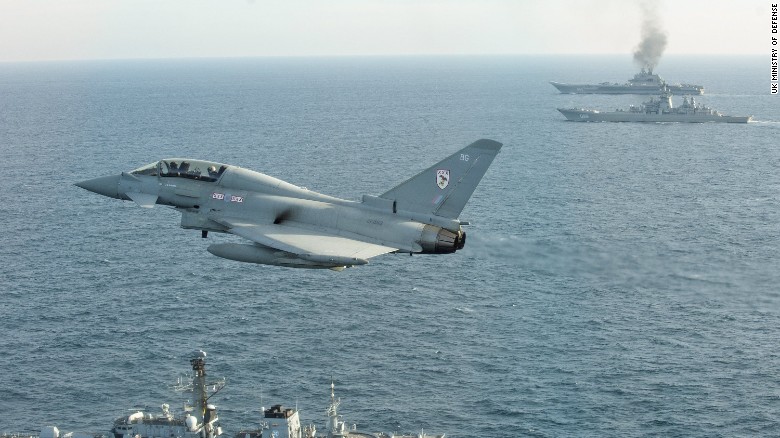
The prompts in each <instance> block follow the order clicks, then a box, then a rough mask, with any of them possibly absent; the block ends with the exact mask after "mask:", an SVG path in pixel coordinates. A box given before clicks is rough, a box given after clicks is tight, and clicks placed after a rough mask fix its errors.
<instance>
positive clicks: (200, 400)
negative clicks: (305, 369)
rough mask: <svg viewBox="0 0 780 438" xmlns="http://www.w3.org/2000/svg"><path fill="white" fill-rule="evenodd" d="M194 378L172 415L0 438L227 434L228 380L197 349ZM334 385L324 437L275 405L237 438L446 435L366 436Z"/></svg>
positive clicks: (214, 437) (378, 437) (398, 437)
mask: <svg viewBox="0 0 780 438" xmlns="http://www.w3.org/2000/svg"><path fill="white" fill-rule="evenodd" d="M190 365H191V367H192V376H191V378H190V379H189V381H188V380H187V379H183V378H180V379H179V381H178V382H177V384H176V385H175V386H174V387H173V388H174V390H176V391H179V392H189V393H191V394H192V399H193V403H192V404H189V403H185V405H184V409H183V412H180V413H174V412H172V411H171V409H170V406H169V405H168V404H162V405H161V411H160V412H159V413H151V412H146V411H143V410H137V411H135V412H133V413H131V414H130V415H126V416H122V417H119V418H117V419H116V420H115V421H114V425H113V427H111V429H110V431H109V433H108V434H103V433H81V432H69V433H60V431H59V429H58V428H57V427H56V426H46V427H44V428H42V429H41V430H40V431H29V432H21V433H3V432H0V438H218V437H224V436H225V433H224V431H223V428H222V426H221V424H220V419H219V417H218V416H217V408H216V406H215V405H214V404H212V403H210V402H209V401H210V399H211V397H212V396H214V395H216V394H217V393H218V392H219V391H221V390H222V389H223V388H224V387H225V379H220V380H215V381H207V380H206V353H205V352H203V351H201V350H198V351H195V352H194V353H193V354H192V355H191V356H190ZM334 388H335V385H334V384H333V382H331V384H330V405H329V406H328V408H327V423H326V426H325V431H324V433H318V432H317V429H316V427H315V426H314V425H313V424H310V425H307V426H303V427H302V426H301V421H300V417H299V412H298V410H297V409H292V408H285V407H284V406H282V405H273V406H271V407H270V408H268V409H265V408H263V409H262V411H263V417H262V418H261V419H260V421H259V424H258V425H257V426H256V427H253V428H250V429H245V430H241V431H239V432H238V433H236V434H235V437H234V438H445V435H444V434H434V435H431V434H428V433H425V432H424V431H420V432H419V433H409V434H397V433H386V432H363V431H359V430H358V429H357V426H356V425H354V424H353V425H347V423H346V422H345V421H344V420H343V419H342V417H341V416H340V415H339V413H338V407H339V405H340V403H341V400H340V399H336V397H335V393H334Z"/></svg>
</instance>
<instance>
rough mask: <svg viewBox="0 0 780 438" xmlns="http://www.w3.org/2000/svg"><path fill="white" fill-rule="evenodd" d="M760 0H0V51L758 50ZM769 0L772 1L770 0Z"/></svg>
mask: <svg viewBox="0 0 780 438" xmlns="http://www.w3.org/2000/svg"><path fill="white" fill-rule="evenodd" d="M771 3H772V1H768V0H709V1H707V0H0V62H16V61H44V60H81V59H134V58H193V57H195V58H200V57H206V58H210V57H258V56H355V55H428V54H468V55H471V54H474V55H483V54H487V55H494V54H508V55H511V54H625V53H633V52H634V51H635V50H636V48H637V46H638V45H639V43H640V40H641V34H642V23H643V17H646V16H647V14H648V13H650V14H654V15H655V16H656V17H657V21H656V26H657V27H658V29H660V30H661V31H662V32H663V34H664V35H665V36H666V42H667V44H666V47H665V50H664V54H707V55H712V54H727V55H732V54H746V55H748V54H750V55H753V54H765V53H769V51H770V50H771V34H770V32H771ZM775 3H777V2H775Z"/></svg>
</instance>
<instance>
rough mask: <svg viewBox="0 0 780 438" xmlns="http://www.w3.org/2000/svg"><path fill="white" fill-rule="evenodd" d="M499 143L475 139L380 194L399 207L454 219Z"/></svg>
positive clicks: (483, 173) (399, 208)
mask: <svg viewBox="0 0 780 438" xmlns="http://www.w3.org/2000/svg"><path fill="white" fill-rule="evenodd" d="M501 146H502V145H501V143H499V142H497V141H493V140H487V139H482V140H477V141H475V142H474V143H472V144H470V145H468V146H466V147H465V148H463V149H461V150H459V151H458V152H455V153H454V154H452V155H450V156H449V157H447V158H445V159H444V160H442V161H440V162H438V163H436V164H434V165H433V166H431V167H429V168H428V169H426V170H424V171H422V172H420V173H419V174H417V175H416V176H413V177H411V178H409V179H408V180H406V181H404V182H403V183H401V184H400V185H398V186H397V187H394V188H392V189H390V190H389V191H387V192H386V193H384V194H382V195H381V196H380V197H381V198H385V199H389V200H392V201H395V205H396V208H397V209H398V210H404V211H409V212H414V213H423V214H434V215H436V216H440V217H445V218H451V219H457V218H458V216H459V215H460V212H461V211H463V207H465V205H466V202H467V201H468V200H469V198H470V197H471V194H472V193H474V189H476V188H477V184H479V182H480V180H482V176H483V175H485V172H487V169H488V167H489V166H490V163H492V162H493V158H495V157H496V155H497V154H498V151H499V150H500V149H501Z"/></svg>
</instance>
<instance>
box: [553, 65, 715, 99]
mask: <svg viewBox="0 0 780 438" xmlns="http://www.w3.org/2000/svg"><path fill="white" fill-rule="evenodd" d="M550 83H551V84H552V85H553V86H554V87H555V88H557V89H558V91H560V92H561V93H563V94H658V93H660V92H661V91H662V89H663V88H664V86H666V87H667V88H668V89H669V91H671V92H672V93H674V94H677V95H684V94H689V95H700V94H704V87H703V86H701V85H692V84H666V82H665V81H664V80H663V79H661V77H660V76H658V75H657V74H655V73H653V70H652V69H644V68H643V69H642V71H640V72H639V73H637V74H635V75H634V77H633V78H632V79H629V80H628V82H626V83H624V84H618V83H610V82H602V83H600V84H564V83H561V82H553V81H551V82H550Z"/></svg>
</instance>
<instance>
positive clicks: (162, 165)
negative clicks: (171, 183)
mask: <svg viewBox="0 0 780 438" xmlns="http://www.w3.org/2000/svg"><path fill="white" fill-rule="evenodd" d="M227 167H228V166H227V165H225V164H221V163H213V162H210V161H200V160H190V159H186V158H169V159H166V160H160V161H157V162H155V163H151V164H147V165H146V166H143V167H139V168H138V169H135V170H134V171H132V172H130V173H132V174H134V175H148V176H161V177H179V178H189V179H196V180H199V181H208V182H214V181H216V180H218V179H219V177H220V176H222V173H224V172H225V170H226V169H227Z"/></svg>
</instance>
